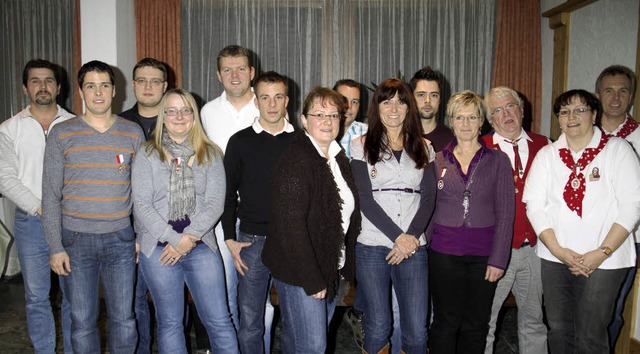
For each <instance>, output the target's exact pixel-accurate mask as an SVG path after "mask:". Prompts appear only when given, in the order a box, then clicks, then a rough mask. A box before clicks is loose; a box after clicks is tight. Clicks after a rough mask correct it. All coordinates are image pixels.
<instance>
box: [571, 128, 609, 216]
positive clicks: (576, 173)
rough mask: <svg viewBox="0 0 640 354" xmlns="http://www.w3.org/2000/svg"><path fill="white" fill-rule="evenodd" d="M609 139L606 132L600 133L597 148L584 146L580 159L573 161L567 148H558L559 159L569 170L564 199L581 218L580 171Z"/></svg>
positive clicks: (582, 193)
mask: <svg viewBox="0 0 640 354" xmlns="http://www.w3.org/2000/svg"><path fill="white" fill-rule="evenodd" d="M608 141H609V136H608V135H607V134H602V136H601V137H600V143H599V144H598V147H597V148H595V149H594V148H585V149H584V152H583V153H582V156H581V157H580V160H578V162H575V163H574V162H573V156H571V151H570V150H569V149H568V148H562V149H560V159H562V162H564V164H565V166H567V167H568V168H569V169H570V170H571V174H570V175H569V180H568V181H567V184H566V185H565V186H564V193H563V197H564V201H565V203H567V206H568V207H569V209H571V210H573V211H575V212H576V213H577V214H578V216H579V217H581V218H582V200H583V199H584V191H585V189H586V184H585V179H584V174H582V173H580V172H581V171H582V170H584V169H585V168H586V167H587V166H588V165H589V164H590V163H591V161H593V159H595V158H596V156H597V155H598V154H599V153H600V151H602V149H603V148H604V146H605V145H606V144H607V142H608Z"/></svg>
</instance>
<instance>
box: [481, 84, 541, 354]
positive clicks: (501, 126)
mask: <svg viewBox="0 0 640 354" xmlns="http://www.w3.org/2000/svg"><path fill="white" fill-rule="evenodd" d="M485 102H486V103H487V106H488V112H487V117H488V119H489V123H491V125H492V127H493V129H494V132H493V133H490V134H487V135H485V136H483V137H482V139H483V140H484V143H485V144H486V145H487V146H488V147H491V148H493V149H497V150H501V151H503V152H504V153H505V154H506V155H507V156H508V157H509V160H510V161H511V166H512V167H513V181H514V185H515V188H516V217H515V220H514V225H513V240H512V243H511V248H512V250H511V260H510V261H509V265H508V266H507V270H506V272H505V273H504V276H503V277H502V279H500V280H499V281H498V285H497V288H496V294H495V297H494V300H493V306H492V309H491V320H490V322H489V334H488V335H487V344H486V348H485V354H487V353H489V354H490V353H493V344H494V338H495V337H494V335H495V329H496V320H497V318H498V313H499V312H500V308H501V307H502V303H503V302H504V300H505V299H506V298H507V296H508V295H509V291H511V292H513V294H514V296H515V298H516V303H517V304H518V344H519V349H520V350H519V352H520V353H525V354H528V353H546V352H547V327H546V326H545V325H544V323H543V322H542V317H543V315H542V282H541V278H540V258H538V256H537V255H536V253H535V251H534V248H533V247H534V246H535V245H536V242H537V241H538V238H537V237H536V234H535V232H534V231H533V228H532V227H531V223H529V220H528V219H527V214H526V204H525V203H523V202H522V191H523V190H524V182H525V180H526V178H527V173H528V172H529V167H530V166H531V163H532V162H533V159H534V157H535V155H536V154H537V153H538V151H539V150H540V149H541V148H542V147H544V146H545V145H547V144H548V143H549V139H547V138H546V137H544V136H542V135H539V134H534V133H528V132H525V131H524V129H522V119H523V116H524V111H523V102H522V99H521V98H520V96H519V95H518V93H517V92H515V91H514V90H512V89H510V88H508V87H503V86H501V87H496V88H493V89H491V91H489V92H488V93H487V94H486V95H485Z"/></svg>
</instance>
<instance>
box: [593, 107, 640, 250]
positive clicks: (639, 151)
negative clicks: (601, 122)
mask: <svg viewBox="0 0 640 354" xmlns="http://www.w3.org/2000/svg"><path fill="white" fill-rule="evenodd" d="M627 119H633V117H631V115H629V114H627V118H626V119H625V120H624V121H623V122H622V123H620V125H618V127H617V128H616V130H614V131H612V132H608V131H606V130H605V129H604V128H602V130H603V131H604V132H605V133H607V134H610V135H613V136H616V134H618V132H619V131H620V129H622V127H623V126H624V123H626V122H627ZM624 139H625V140H626V141H628V142H629V143H630V144H631V146H632V147H633V150H634V151H635V152H636V156H638V158H640V127H639V128H636V130H634V131H633V132H632V133H631V134H629V135H627V137H626V138H624ZM631 233H632V234H633V238H634V240H635V242H636V243H640V222H639V223H637V224H636V228H635V229H634V230H633V231H632V232H631Z"/></svg>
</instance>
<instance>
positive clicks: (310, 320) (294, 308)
mask: <svg viewBox="0 0 640 354" xmlns="http://www.w3.org/2000/svg"><path fill="white" fill-rule="evenodd" d="M273 282H274V284H275V285H276V289H277V290H278V299H279V301H280V311H281V314H282V334H281V337H280V339H281V343H282V352H283V353H284V354H312V353H313V354H324V352H325V350H326V349H327V332H328V330H329V323H330V322H331V318H332V317H333V312H334V311H335V309H336V301H335V298H334V299H332V301H330V302H329V301H327V299H326V298H325V299H322V300H318V299H316V298H314V297H312V296H309V295H307V293H306V292H305V291H304V289H303V288H301V287H299V286H295V285H289V284H287V283H284V282H281V281H279V280H278V279H275V278H274V279H273Z"/></svg>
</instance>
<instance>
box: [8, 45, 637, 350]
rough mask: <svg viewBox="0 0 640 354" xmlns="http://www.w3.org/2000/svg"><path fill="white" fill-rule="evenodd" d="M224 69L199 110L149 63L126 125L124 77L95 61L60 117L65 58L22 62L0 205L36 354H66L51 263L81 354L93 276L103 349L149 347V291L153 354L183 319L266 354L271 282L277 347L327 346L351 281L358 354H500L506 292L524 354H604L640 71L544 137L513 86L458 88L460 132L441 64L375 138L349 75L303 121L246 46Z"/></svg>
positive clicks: (68, 337) (631, 169)
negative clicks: (120, 88) (23, 99)
mask: <svg viewBox="0 0 640 354" xmlns="http://www.w3.org/2000/svg"><path fill="white" fill-rule="evenodd" d="M217 66H218V67H217V74H218V79H219V80H220V82H221V83H222V85H223V87H224V92H223V93H222V94H221V96H220V97H218V98H216V99H214V100H212V101H211V102H209V103H207V104H206V105H204V107H202V109H201V110H199V109H198V106H197V104H196V101H195V100H194V98H193V96H192V95H191V94H190V93H189V92H188V91H186V90H184V89H180V88H172V89H169V90H167V88H168V87H167V86H168V85H167V68H166V67H165V66H164V64H163V63H161V62H159V61H157V60H155V59H152V58H145V59H143V60H141V61H140V62H138V64H137V65H136V66H135V68H134V70H133V80H132V87H133V90H134V93H135V96H136V100H137V103H136V105H134V107H132V108H131V109H130V110H128V111H125V112H123V113H122V114H120V115H116V114H113V112H112V109H111V101H112V99H113V97H115V95H116V88H115V86H114V74H113V70H112V68H111V67H110V66H109V65H107V64H105V63H103V62H100V61H91V62H89V63H86V64H84V65H83V66H82V68H81V69H80V71H79V73H78V86H79V92H80V96H81V98H82V99H83V101H84V105H85V112H84V113H83V114H82V115H78V116H74V115H73V114H70V113H68V112H67V111H65V110H64V109H63V108H61V107H60V106H59V105H57V104H56V96H57V94H58V92H59V89H60V86H59V83H60V77H59V75H60V74H59V70H58V69H57V67H56V66H55V65H54V64H52V63H50V62H48V61H45V60H39V59H38V60H31V61H29V62H28V63H27V65H26V66H25V68H24V72H23V89H24V92H25V94H26V95H27V96H28V97H29V100H30V105H29V106H28V107H27V108H25V110H24V111H22V112H20V113H19V114H17V115H16V116H14V117H12V118H10V119H8V120H6V121H5V122H4V123H3V124H2V125H0V152H2V154H3V155H4V156H5V157H4V158H3V159H2V160H0V193H2V194H3V195H4V196H5V197H7V198H9V199H10V200H12V201H13V202H14V203H15V204H16V218H15V237H16V243H17V245H18V254H19V257H20V263H21V267H22V270H23V276H24V283H25V293H26V299H27V324H28V330H29V336H30V339H31V341H32V343H33V346H34V349H35V351H36V353H51V352H54V351H55V346H56V343H55V338H56V336H55V324H54V321H53V315H52V311H51V304H50V300H49V291H50V269H51V270H53V271H54V272H55V273H56V274H57V275H58V276H59V277H58V279H59V281H60V285H61V289H62V291H63V302H62V328H63V338H64V349H65V352H68V353H72V352H75V353H97V352H100V338H99V331H98V328H97V318H98V313H99V300H98V299H99V296H98V289H99V285H100V284H101V285H102V288H103V289H104V299H105V302H106V305H107V316H108V327H109V333H108V346H109V350H110V351H111V352H112V353H133V352H137V353H148V352H150V350H151V344H152V342H153V340H152V337H151V326H150V319H149V308H148V299H147V292H148V293H149V294H150V295H151V298H152V300H153V304H154V308H155V313H156V320H157V342H158V350H159V351H160V352H161V353H186V352H187V348H186V341H185V336H184V326H185V318H186V317H191V318H192V319H194V322H195V323H197V324H200V325H199V326H200V327H201V330H200V332H198V330H196V333H200V334H199V335H198V336H199V337H204V338H205V339H204V340H203V341H202V342H203V344H202V345H203V346H205V347H206V346H208V347H209V348H210V349H212V350H213V352H215V353H252V354H253V353H269V352H270V347H271V344H270V339H271V327H272V320H273V305H272V304H271V301H270V299H271V297H270V294H269V292H270V289H271V286H272V284H273V285H275V288H276V290H277V294H278V301H279V306H280V311H281V318H282V332H281V333H282V334H281V343H282V348H283V352H285V353H324V352H325V351H326V348H327V331H328V326H329V323H330V322H331V318H332V316H333V313H334V310H335V306H336V302H337V296H338V288H339V284H340V280H341V279H347V280H349V281H350V282H351V283H352V284H355V286H356V296H355V299H354V303H353V309H352V310H350V311H349V312H348V313H347V319H348V320H349V321H350V322H351V323H355V322H359V321H361V323H362V329H363V332H364V338H363V339H362V342H361V343H360V345H361V346H362V350H363V352H366V353H390V352H393V353H426V352H427V351H429V350H430V352H432V353H480V352H485V353H492V352H493V348H494V337H495V327H496V321H497V317H498V313H499V311H500V308H501V307H502V304H503V302H504V300H505V298H506V297H507V295H508V294H509V292H513V294H514V296H515V299H516V303H517V306H518V339H519V347H520V352H522V353H546V352H551V353H605V352H608V351H609V350H610V348H612V347H613V345H614V344H615V341H616V338H617V335H618V333H619V331H620V327H621V313H622V306H623V303H624V298H625V297H626V294H627V293H628V292H629V289H630V288H631V285H632V282H633V278H634V275H635V260H636V249H637V246H634V240H633V238H632V237H633V236H629V234H630V233H633V231H634V229H635V228H636V227H637V223H638V219H639V218H640V183H638V182H639V181H640V164H639V160H638V155H637V149H638V147H639V146H640V145H639V144H640V129H639V128H638V123H637V122H635V121H634V120H633V119H632V118H631V117H630V116H629V114H628V111H629V109H630V107H631V102H632V97H633V94H634V91H635V75H634V74H633V72H631V71H630V70H629V69H627V68H625V67H622V66H612V67H609V68H607V69H605V70H604V71H603V72H602V74H601V75H600V77H599V78H598V80H597V82H596V91H595V94H592V93H589V92H587V91H584V90H571V91H568V92H565V93H563V94H562V95H560V96H559V97H558V98H557V99H556V101H555V103H554V106H553V112H554V114H555V115H556V116H557V118H558V122H559V124H560V127H561V129H562V135H561V136H560V137H559V138H558V140H557V141H556V142H554V143H551V142H550V140H549V139H547V138H546V137H544V136H541V135H538V134H535V133H531V132H526V131H524V129H523V120H524V103H523V100H522V98H521V97H520V96H519V95H518V93H517V92H516V91H514V90H513V89H510V88H507V87H496V88H493V89H492V90H490V91H489V92H487V93H486V94H485V95H484V97H481V96H480V95H478V94H477V93H474V92H471V91H462V92H458V93H455V94H454V95H453V96H452V97H451V98H450V99H449V101H448V103H447V105H446V109H444V110H443V111H445V112H446V122H447V123H448V126H449V127H450V128H447V127H446V126H445V125H444V124H442V122H440V120H439V119H438V115H439V112H440V111H441V92H442V83H443V78H442V77H441V76H440V75H439V74H438V73H437V72H436V71H434V70H432V69H431V68H430V67H425V68H423V69H421V70H419V71H418V72H416V73H415V75H414V76H413V78H412V79H411V81H410V82H409V83H405V82H403V81H401V80H399V79H394V78H391V79H387V80H385V81H383V82H382V83H380V84H379V85H378V86H377V87H376V88H375V90H374V92H373V95H372V98H371V103H370V105H369V109H368V112H367V124H365V123H362V122H359V121H357V117H358V115H359V113H360V111H361V109H360V104H361V100H362V92H361V86H360V85H359V84H358V83H357V82H355V81H353V80H350V79H345V80H339V81H337V82H336V84H335V86H334V87H333V89H329V88H324V87H317V88H314V89H313V90H311V91H310V92H309V93H308V94H307V95H306V97H305V99H304V102H303V105H302V115H301V117H300V124H301V129H298V128H295V127H294V125H295V123H294V122H292V120H291V119H290V117H289V116H288V114H287V106H288V103H289V96H288V91H289V89H288V79H287V78H286V77H284V76H283V75H281V74H278V73H276V72H273V71H268V72H264V73H262V74H260V75H258V76H257V77H254V76H255V71H254V68H253V66H252V65H251V55H250V53H249V51H248V50H247V49H245V48H242V47H240V46H236V45H232V46H228V47H225V48H223V49H222V51H221V52H220V53H219V55H218V58H217ZM252 83H253V86H252ZM485 120H487V121H488V122H489V123H490V125H491V126H492V128H493V132H491V133H489V134H486V135H484V136H483V135H482V127H483V124H484V123H485ZM625 140H626V141H625ZM538 241H540V242H538ZM185 284H186V287H187V288H188V290H189V294H190V295H191V298H192V299H193V302H194V304H195V309H196V311H189V308H188V307H187V306H186V304H185V303H186V301H185V290H184V289H185ZM543 293H544V306H545V308H546V322H547V323H546V324H545V322H544V321H543V296H542V295H543ZM594 294H595V295H597V296H594ZM614 305H617V307H616V306H614ZM614 308H615V309H614ZM431 312H432V314H433V316H432V317H431V316H430V313H431ZM187 313H189V314H188V315H187ZM612 319H613V320H614V321H613V324H612V325H611V326H609V323H610V322H611V320H612ZM547 325H548V327H547ZM197 327H198V326H197ZM354 328H355V329H356V334H357V335H358V336H361V333H359V330H360V329H359V328H360V327H358V326H355V327H354ZM198 342H200V340H199V341H198Z"/></svg>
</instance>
